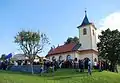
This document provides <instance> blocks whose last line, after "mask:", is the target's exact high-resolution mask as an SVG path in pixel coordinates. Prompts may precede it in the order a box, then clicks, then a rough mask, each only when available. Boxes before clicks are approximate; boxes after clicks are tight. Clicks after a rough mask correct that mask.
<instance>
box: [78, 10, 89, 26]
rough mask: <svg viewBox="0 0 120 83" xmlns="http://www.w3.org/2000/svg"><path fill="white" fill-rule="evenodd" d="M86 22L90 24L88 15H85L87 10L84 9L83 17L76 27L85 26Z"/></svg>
mask: <svg viewBox="0 0 120 83" xmlns="http://www.w3.org/2000/svg"><path fill="white" fill-rule="evenodd" d="M88 24H90V22H89V20H88V17H87V11H86V10H85V17H84V19H83V21H82V23H81V25H80V26H78V28H79V27H82V26H85V25H88Z"/></svg>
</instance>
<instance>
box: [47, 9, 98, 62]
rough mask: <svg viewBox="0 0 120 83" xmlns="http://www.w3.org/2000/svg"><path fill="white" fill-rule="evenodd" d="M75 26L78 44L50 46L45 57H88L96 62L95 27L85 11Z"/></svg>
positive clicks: (65, 58)
mask: <svg viewBox="0 0 120 83" xmlns="http://www.w3.org/2000/svg"><path fill="white" fill-rule="evenodd" d="M77 28H78V31H79V42H80V44H74V43H70V44H65V45H61V46H58V47H56V48H51V49H50V51H49V52H48V54H47V55H46V57H47V58H49V59H50V60H51V61H52V59H56V60H69V59H73V60H74V59H75V58H77V60H79V59H85V58H89V59H90V60H91V61H92V63H94V62H97V61H98V51H97V43H96V27H95V25H94V24H93V23H91V22H89V20H88V18H87V14H86V11H85V17H84V19H83V21H82V23H81V24H80V25H79V26H78V27H77Z"/></svg>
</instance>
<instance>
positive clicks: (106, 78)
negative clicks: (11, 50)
mask: <svg viewBox="0 0 120 83" xmlns="http://www.w3.org/2000/svg"><path fill="white" fill-rule="evenodd" d="M0 83H120V73H119V74H117V73H112V72H107V71H103V72H97V71H94V72H93V74H92V76H88V75H87V73H79V72H75V70H72V69H61V70H58V71H57V72H56V73H54V76H52V74H51V73H49V74H44V75H42V76H40V75H31V74H28V73H20V72H11V71H0Z"/></svg>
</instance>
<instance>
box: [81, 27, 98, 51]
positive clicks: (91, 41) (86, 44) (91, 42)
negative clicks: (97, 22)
mask: <svg viewBox="0 0 120 83" xmlns="http://www.w3.org/2000/svg"><path fill="white" fill-rule="evenodd" d="M84 28H86V29H87V34H86V35H83V29H84ZM93 30H94V35H93ZM79 40H80V43H81V44H82V45H81V47H80V49H81V50H86V49H94V50H97V44H96V30H95V27H94V26H92V25H87V26H84V27H81V28H79Z"/></svg>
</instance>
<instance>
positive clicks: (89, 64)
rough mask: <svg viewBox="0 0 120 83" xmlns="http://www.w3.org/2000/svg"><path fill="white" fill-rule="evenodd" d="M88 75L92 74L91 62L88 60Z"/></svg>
mask: <svg viewBox="0 0 120 83" xmlns="http://www.w3.org/2000/svg"><path fill="white" fill-rule="evenodd" d="M88 75H92V63H91V61H90V60H88Z"/></svg>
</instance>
